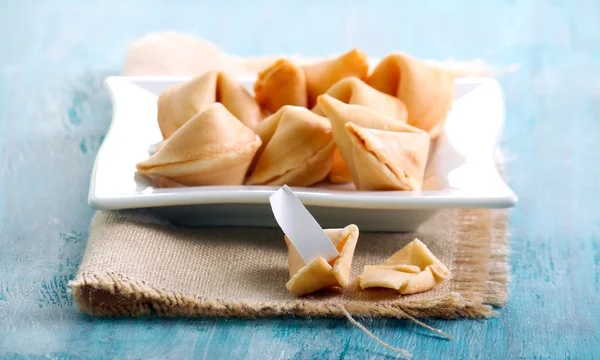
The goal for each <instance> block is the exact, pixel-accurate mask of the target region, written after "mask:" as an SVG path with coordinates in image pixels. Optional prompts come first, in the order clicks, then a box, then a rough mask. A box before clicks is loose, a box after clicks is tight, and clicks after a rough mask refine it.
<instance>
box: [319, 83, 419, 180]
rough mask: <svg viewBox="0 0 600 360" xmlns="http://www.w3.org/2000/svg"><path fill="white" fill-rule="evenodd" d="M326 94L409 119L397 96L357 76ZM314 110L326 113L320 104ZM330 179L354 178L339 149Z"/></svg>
mask: <svg viewBox="0 0 600 360" xmlns="http://www.w3.org/2000/svg"><path fill="white" fill-rule="evenodd" d="M325 94H327V95H329V96H331V97H333V98H335V99H337V100H340V101H342V102H344V103H346V104H354V105H362V106H366V107H369V108H371V109H373V110H377V111H379V112H381V113H383V114H384V115H387V116H390V117H392V118H395V119H398V121H402V122H406V121H407V119H408V114H407V112H406V106H405V105H404V104H403V103H402V101H400V100H399V99H398V98H396V97H395V96H392V95H388V94H384V93H382V92H381V91H378V90H375V89H374V88H372V87H370V86H369V85H367V84H366V83H365V82H364V81H362V80H360V79H358V78H355V77H348V78H344V79H342V80H340V81H338V82H337V83H335V84H334V85H333V86H331V87H330V88H329V89H328V90H327V92H326V93H325ZM312 111H314V112H315V113H317V114H319V115H324V113H323V111H322V110H321V108H320V107H319V105H318V104H317V105H315V106H314V107H313V109H312ZM329 180H330V181H331V182H333V183H345V182H349V181H351V180H352V175H351V173H350V170H349V169H348V166H347V165H346V163H345V162H344V159H343V158H342V155H341V154H340V152H339V151H336V152H335V153H334V156H333V165H332V167H331V172H330V173H329Z"/></svg>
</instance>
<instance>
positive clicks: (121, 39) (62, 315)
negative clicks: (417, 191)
mask: <svg viewBox="0 0 600 360" xmlns="http://www.w3.org/2000/svg"><path fill="white" fill-rule="evenodd" d="M318 3H319V2H318V1H312V0H311V1H308V0H305V1H298V2H292V1H290V2H275V1H268V0H262V1H256V2H254V3H253V4H252V5H250V4H244V3H242V2H241V1H240V2H237V3H234V2H231V1H223V2H221V3H220V4H216V3H212V2H202V1H193V2H192V1H189V2H166V1H127V2H118V1H105V2H95V1H78V2H71V1H53V2H49V1H39V2H30V1H4V2H2V3H1V4H0V357H8V358H10V357H16V358H21V357H23V358H37V357H40V358H41V357H44V358H46V357H50V358H81V357H92V358H101V357H105V358H154V357H161V358H190V357H194V358H206V359H214V358H251V359H252V358H258V359H267V358H297V359H311V358H325V359H338V358H347V359H360V358H387V357H390V356H391V355H390V353H388V352H387V351H386V350H384V349H381V348H380V347H378V346H377V345H376V344H375V343H374V342H372V341H371V340H369V339H367V338H366V337H365V336H364V335H363V334H362V333H361V332H360V331H359V330H357V329H355V328H353V327H351V326H350V325H348V324H347V322H345V321H343V320H324V319H312V320H301V319H271V320H269V319H265V320H257V321H241V320H219V319H201V320H196V321H190V320H172V319H171V320H169V319H152V318H151V319H136V320H133V319H118V320H107V319H93V318H90V317H88V316H85V315H82V314H79V313H77V311H76V310H75V308H74V305H73V301H72V299H71V298H70V297H69V295H68V294H67V292H66V291H67V282H68V281H69V279H71V278H72V277H73V276H74V274H75V271H76V269H77V266H78V264H79V262H80V261H81V256H82V252H83V249H84V248H85V243H86V238H87V229H88V224H89V221H90V219H91V216H92V214H93V211H92V210H91V209H89V208H88V207H87V205H86V196H87V187H88V182H89V173H90V170H91V166H92V163H93V160H94V157H95V154H96V151H97V150H98V146H99V145H100V143H101V142H102V139H103V135H104V134H105V132H106V130H107V127H108V124H109V121H110V114H111V108H110V102H109V99H108V95H107V93H106V91H105V90H104V89H103V87H102V79H103V77H104V76H106V75H112V74H118V73H119V71H120V67H121V65H122V60H123V57H124V55H125V53H126V50H127V44H128V42H129V41H131V40H133V39H135V38H136V37H139V36H142V35H144V34H146V33H147V32H150V31H157V30H163V29H174V30H180V31H184V32H188V33H191V34H195V35H198V36H203V37H205V38H207V39H209V40H211V41H214V42H216V43H218V44H220V45H221V46H222V47H223V48H224V49H225V50H227V51H230V52H234V53H237V54H240V55H257V54H262V53H279V52H297V53H303V54H306V55H323V54H328V53H331V52H341V51H344V50H347V49H348V48H350V47H353V46H358V47H360V48H362V49H364V50H365V51H367V52H369V53H370V54H372V55H375V56H381V55H385V54H386V53H387V52H389V51H391V50H398V49H400V50H404V51H407V52H410V53H413V54H415V55H417V56H422V57H427V58H437V59H445V58H456V59H471V58H475V57H481V58H485V59H487V60H488V61H490V62H491V63H493V64H495V65H498V66H504V65H510V64H514V63H518V64H519V65H520V66H521V70H520V71H519V72H517V73H514V74H510V75H506V76H504V77H503V78H501V80H500V81H501V85H502V87H503V89H504V91H505V96H506V103H507V111H508V112H507V125H506V129H505V137H504V141H503V145H504V147H505V149H507V151H508V153H509V155H510V156H511V159H512V161H511V162H510V163H508V165H507V167H508V174H509V177H510V185H511V186H512V187H513V188H514V189H515V191H516V192H517V193H518V194H519V196H520V200H521V202H520V204H519V206H518V207H517V208H515V210H514V211H513V212H512V214H511V219H510V224H511V229H512V235H511V237H510V242H511V248H512V256H511V264H512V267H513V269H514V276H513V282H512V284H511V292H512V296H511V299H510V303H509V304H508V306H507V307H506V308H504V309H503V310H502V311H501V312H500V316H499V317H498V318H495V319H491V320H487V321H486V320H477V321H429V323H430V324H431V325H433V326H436V327H439V328H441V329H443V330H444V331H447V332H449V333H451V334H453V335H454V336H455V337H456V340H455V341H452V342H448V341H444V340H440V339H438V338H436V337H432V336H430V335H429V334H428V333H427V332H426V331H424V330H422V329H420V328H418V327H416V326H414V325H412V324H410V323H407V322H404V321H396V320H364V323H365V325H366V326H368V327H369V328H371V329H372V330H373V331H374V332H375V333H376V334H377V335H379V336H381V337H382V338H383V339H384V340H387V341H389V342H391V343H393V344H394V345H397V346H401V347H404V348H407V349H408V350H410V351H411V352H413V353H414V354H415V356H416V358H419V359H439V358H486V359H487V358H525V359H531V358H538V359H562V358H572V359H593V358H597V357H598V355H597V354H598V353H599V352H600V345H599V344H600V305H599V304H598V301H599V300H600V279H599V274H600V215H599V214H600V213H599V212H598V210H597V204H598V200H599V195H600V192H599V191H598V190H599V185H598V180H599V179H600V167H598V166H597V164H598V163H599V161H600V23H599V22H598V14H600V5H599V4H598V2H595V1H571V2H556V1H552V2H550V1H543V2H542V1H539V2H538V1H519V2H516V1H499V0H498V1H486V2H483V1H454V2H441V1H440V2H435V1H420V2H410V3H409V2H392V1H389V2H388V1H371V2H366V1H343V2H342V1H330V2H327V4H322V5H319V4H318Z"/></svg>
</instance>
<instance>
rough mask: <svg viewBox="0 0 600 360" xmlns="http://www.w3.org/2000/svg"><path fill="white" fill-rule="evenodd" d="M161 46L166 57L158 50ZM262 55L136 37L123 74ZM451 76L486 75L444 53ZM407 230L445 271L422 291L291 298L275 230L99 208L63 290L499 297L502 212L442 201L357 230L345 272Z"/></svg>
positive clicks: (413, 308)
mask: <svg viewBox="0 0 600 360" xmlns="http://www.w3.org/2000/svg"><path fill="white" fill-rule="evenodd" d="M165 54H169V55H165ZM271 59H272V58H260V59H252V60H249V61H245V60H243V59H240V58H236V57H232V56H229V55H225V54H223V53H221V52H219V51H218V49H216V48H214V47H213V46H212V45H211V44H208V43H205V42H202V41H199V40H195V39H192V38H189V37H186V36H183V35H179V34H174V33H163V34H154V35H151V36H148V37H146V38H143V39H140V40H138V41H137V42H135V43H134V44H133V45H132V47H131V50H130V54H129V56H128V58H127V61H126V65H125V74H126V75H131V74H135V75H164V74H166V75H193V74H199V73H202V72H204V71H207V70H211V69H214V68H220V69H226V70H228V71H231V72H237V73H238V74H241V73H247V72H254V71H256V69H257V68H260V67H261V66H263V65H264V64H265V62H268V61H270V60H271ZM445 65H447V66H448V67H450V68H452V69H453V71H455V73H456V74H457V75H458V76H465V75H467V76H470V75H474V76H481V75H489V74H490V68H489V67H487V66H485V64H482V63H479V62H473V63H445ZM415 237H418V238H420V239H421V240H423V241H424V242H425V243H426V244H427V245H428V246H429V248H430V249H431V250H432V251H433V253H434V254H436V255H437V256H438V257H439V258H440V260H441V261H442V262H444V263H445V264H446V265H448V266H449V268H450V269H451V271H452V278H451V279H450V280H448V281H446V282H444V283H443V284H442V285H440V286H438V287H436V288H435V289H433V290H432V291H429V292H426V293H422V294H416V295H411V296H403V297H399V296H398V294H397V292H395V291H392V290H383V289H381V290H368V291H362V290H360V289H359V288H357V287H356V286H352V287H351V288H349V289H346V290H345V291H343V292H342V291H339V292H336V291H329V292H323V293H318V294H315V295H312V296H307V297H303V298H296V297H294V296H292V295H291V294H290V293H289V292H288V291H287V289H286V288H285V283H286V282H287V280H288V273H287V251H286V247H285V244H284V241H283V233H282V232H281V230H279V229H257V228H227V229H225V228H181V227H176V226H173V225H170V224H168V223H167V222H165V221H163V220H162V219H159V218H157V217H156V216H154V215H153V214H152V213H151V212H150V211H145V210H131V211H120V212H117V211H111V212H109V211H99V212H98V213H96V215H95V216H94V219H93V220H92V223H91V226H90V232H89V239H88V244H87V249H86V251H85V254H84V257H83V261H82V263H81V266H80V268H79V272H78V274H77V276H76V278H75V279H74V280H73V281H72V282H71V283H70V286H71V291H72V293H73V295H74V297H75V300H76V303H77V304H78V305H79V307H80V309H81V310H83V311H85V312H88V313H90V314H94V315H113V316H131V315H133V316H137V315H143V314H148V313H152V312H155V313H157V314H159V315H168V316H223V317H230V316H231V317H261V316H287V315H298V316H344V309H346V310H347V311H348V312H349V313H351V314H353V315H359V316H380V317H398V318H403V317H410V316H412V317H438V318H458V317H470V318H476V317H488V316H492V315H494V314H495V311H494V309H493V306H503V305H504V304H505V303H506V301H507V299H508V264H507V261H508V244H507V212H506V211H505V210H484V209H467V210H444V211H441V212H440V213H438V215H436V216H435V217H434V218H432V219H431V220H430V221H428V222H427V223H426V224H424V225H423V226H422V227H421V228H420V229H419V230H418V231H417V232H416V233H414V234H384V233H361V234H360V237H359V241H358V245H357V248H356V253H355V256H354V261H353V264H352V276H353V277H354V276H356V275H358V274H360V272H361V271H362V268H363V266H364V265H367V264H378V263H380V262H381V261H382V260H383V259H385V258H387V257H388V256H390V255H391V254H392V253H394V252H395V251H397V250H398V249H400V248H401V247H402V246H404V245H405V244H407V243H408V242H410V241H411V240H413V239H414V238H415Z"/></svg>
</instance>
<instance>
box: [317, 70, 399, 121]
mask: <svg viewBox="0 0 600 360" xmlns="http://www.w3.org/2000/svg"><path fill="white" fill-rule="evenodd" d="M325 94H327V95H329V96H331V97H332V98H334V99H337V100H340V101H341V102H343V103H346V104H353V105H362V106H366V107H368V108H371V109H373V110H377V111H379V112H381V113H383V114H384V115H387V116H389V117H392V118H394V119H398V120H399V121H401V122H404V123H405V122H406V121H407V119H408V113H407V111H406V106H405V105H404V103H403V102H402V101H400V100H399V99H398V98H397V97H395V96H392V95H388V94H385V93H382V92H381V91H378V90H375V89H374V88H372V87H371V86H369V85H367V84H366V83H365V82H364V81H362V80H360V79H358V78H355V77H347V78H344V79H342V80H340V81H338V82H337V83H335V84H333V86H331V87H330V88H329V89H328V90H327V92H325ZM312 111H314V112H315V113H317V114H319V115H324V113H323V110H321V108H320V107H319V105H318V104H317V105H315V106H314V107H313V109H312Z"/></svg>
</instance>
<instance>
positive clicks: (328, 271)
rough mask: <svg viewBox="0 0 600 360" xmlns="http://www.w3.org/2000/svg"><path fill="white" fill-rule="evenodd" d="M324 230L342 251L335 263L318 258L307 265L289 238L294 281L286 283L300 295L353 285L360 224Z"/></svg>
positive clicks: (289, 255) (294, 292)
mask: <svg viewBox="0 0 600 360" xmlns="http://www.w3.org/2000/svg"><path fill="white" fill-rule="evenodd" d="M324 231H325V233H326V234H327V236H328V237H329V239H330V240H331V242H332V243H333V245H335V247H336V249H337V250H338V252H339V254H340V255H339V256H338V257H337V258H336V259H334V260H333V261H332V262H331V263H329V262H327V260H325V259H324V258H322V257H318V258H316V259H314V260H312V261H311V262H310V263H308V264H306V263H305V262H304V260H302V257H301V256H300V254H299V253H298V251H297V250H296V248H295V247H294V245H293V244H292V242H291V241H290V240H289V239H288V237H287V236H286V237H285V244H286V245H287V247H288V268H289V273H290V280H289V281H288V282H287V284H286V285H285V286H286V288H287V289H288V290H289V291H290V292H291V293H292V294H294V295H296V296H302V295H306V294H310V293H312V292H315V291H317V290H321V289H326V288H331V287H341V288H347V287H348V286H349V285H350V266H351V264H352V258H353V256H354V249H355V248H356V243H357V241H358V235H359V232H358V227H357V226H356V225H348V226H346V227H345V228H343V229H325V230H324Z"/></svg>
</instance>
